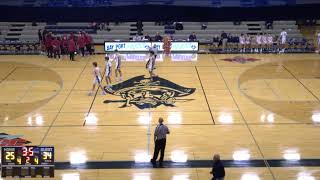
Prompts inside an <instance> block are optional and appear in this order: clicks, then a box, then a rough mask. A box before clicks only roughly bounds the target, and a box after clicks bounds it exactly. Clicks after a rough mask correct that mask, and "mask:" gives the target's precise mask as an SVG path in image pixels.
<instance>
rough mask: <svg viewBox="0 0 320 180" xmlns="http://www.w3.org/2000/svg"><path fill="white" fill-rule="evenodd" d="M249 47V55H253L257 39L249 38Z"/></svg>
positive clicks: (254, 37)
mask: <svg viewBox="0 0 320 180" xmlns="http://www.w3.org/2000/svg"><path fill="white" fill-rule="evenodd" d="M250 45H251V53H254V52H255V50H256V49H257V37H256V36H251V37H250Z"/></svg>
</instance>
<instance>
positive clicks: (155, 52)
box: [150, 44, 158, 58]
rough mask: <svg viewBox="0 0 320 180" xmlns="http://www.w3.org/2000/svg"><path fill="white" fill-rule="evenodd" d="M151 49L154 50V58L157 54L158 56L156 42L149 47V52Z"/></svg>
mask: <svg viewBox="0 0 320 180" xmlns="http://www.w3.org/2000/svg"><path fill="white" fill-rule="evenodd" d="M151 51H153V52H154V55H155V56H156V58H157V56H158V48H157V45H156V44H154V45H153V47H151V48H150V52H151Z"/></svg>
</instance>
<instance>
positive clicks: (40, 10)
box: [0, 4, 320, 22]
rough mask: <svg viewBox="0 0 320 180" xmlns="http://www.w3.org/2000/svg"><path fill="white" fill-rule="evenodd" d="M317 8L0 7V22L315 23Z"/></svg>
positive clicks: (319, 16) (317, 13) (317, 14)
mask: <svg viewBox="0 0 320 180" xmlns="http://www.w3.org/2000/svg"><path fill="white" fill-rule="evenodd" d="M319 9H320V5H315V4H314V5H299V6H273V7H241V8H236V7H223V8H215V7H185V6H161V5H140V6H121V7H90V8H88V7H86V8H84V7H55V8H52V7H51V8H50V7H13V6H0V21H38V22H39V21H45V22H68V21H70V22H71V21H72V22H76V21H81V22H84V21H87V22H92V21H101V22H106V21H137V20H141V21H158V20H170V21H204V22H205V21H236V20H271V19H274V20H298V19H311V18H313V19H316V18H317V19H319V18H320V13H319Z"/></svg>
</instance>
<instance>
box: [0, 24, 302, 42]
mask: <svg viewBox="0 0 320 180" xmlns="http://www.w3.org/2000/svg"><path fill="white" fill-rule="evenodd" d="M135 24H136V23H135V22H122V23H119V24H115V23H110V25H109V26H108V30H107V29H106V28H105V29H99V28H94V27H92V26H91V23H87V22H83V23H79V22H77V23H76V22H74V23H72V22H68V23H66V22H59V23H43V22H42V23H37V25H36V26H32V23H31V22H29V23H25V22H0V30H1V35H0V44H5V43H7V44H8V42H10V43H11V44H12V43H14V42H19V43H38V30H39V29H42V30H43V29H46V30H47V31H50V32H53V34H55V35H62V34H69V33H71V32H74V33H77V32H79V31H85V32H87V33H89V34H90V35H91V36H92V38H93V41H94V43H95V44H102V43H103V42H104V41H112V40H117V41H119V40H122V41H128V40H130V39H132V37H133V36H135V35H136V33H137V28H136V26H135ZM202 24H203V22H183V27H184V28H183V30H175V29H173V32H172V33H173V34H171V35H172V36H173V38H174V40H183V41H185V40H187V39H188V37H189V35H190V34H191V33H192V32H195V34H196V35H197V38H198V41H199V42H200V44H211V43H212V39H213V37H216V36H220V34H221V32H222V31H225V32H226V33H228V34H229V33H230V34H231V35H232V36H239V35H240V34H242V33H247V34H257V33H262V32H266V33H271V34H273V35H274V36H278V35H279V34H280V32H281V31H282V29H283V28H285V29H286V31H287V32H288V38H289V39H302V38H303V36H302V34H301V32H300V30H299V28H298V26H297V25H296V22H295V21H274V22H273V28H272V29H266V27H265V22H264V21H244V22H241V23H240V24H239V25H235V24H234V23H233V22H206V23H205V24H206V25H207V28H206V29H201V25H202ZM157 32H159V33H160V34H161V35H164V34H165V26H164V25H155V23H154V22H143V30H142V33H143V34H146V33H148V34H149V35H150V36H151V37H154V36H155V34H156V33H157Z"/></svg>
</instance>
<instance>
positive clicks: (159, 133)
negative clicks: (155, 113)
mask: <svg viewBox="0 0 320 180" xmlns="http://www.w3.org/2000/svg"><path fill="white" fill-rule="evenodd" d="M169 133H170V131H169V128H168V127H167V126H166V125H164V124H158V125H157V127H156V129H155V131H154V136H156V137H157V140H160V139H166V137H167V134H169Z"/></svg>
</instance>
